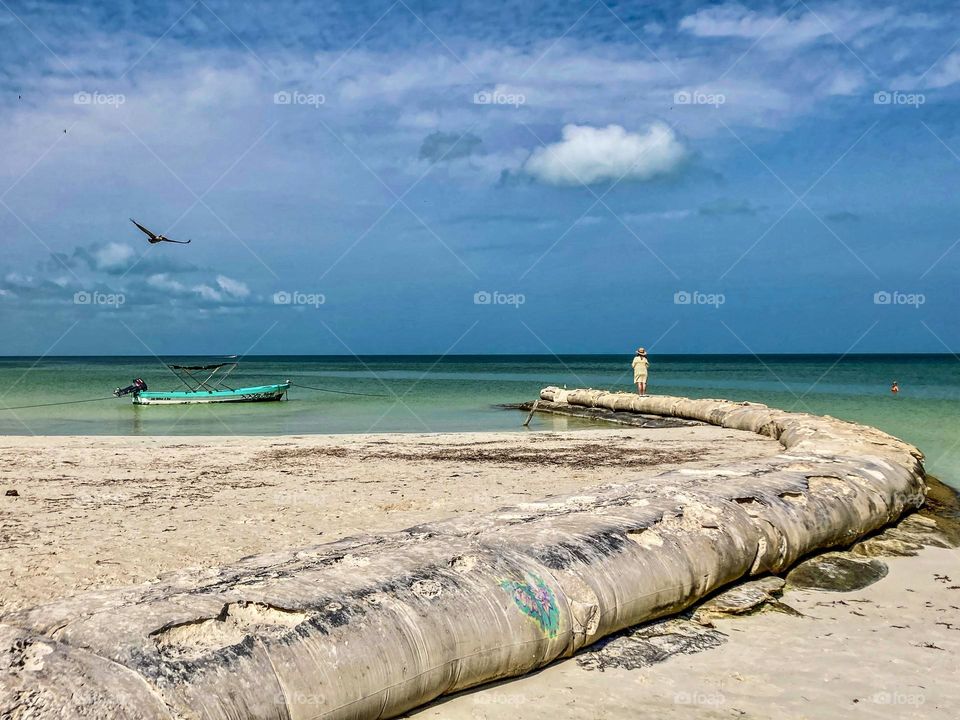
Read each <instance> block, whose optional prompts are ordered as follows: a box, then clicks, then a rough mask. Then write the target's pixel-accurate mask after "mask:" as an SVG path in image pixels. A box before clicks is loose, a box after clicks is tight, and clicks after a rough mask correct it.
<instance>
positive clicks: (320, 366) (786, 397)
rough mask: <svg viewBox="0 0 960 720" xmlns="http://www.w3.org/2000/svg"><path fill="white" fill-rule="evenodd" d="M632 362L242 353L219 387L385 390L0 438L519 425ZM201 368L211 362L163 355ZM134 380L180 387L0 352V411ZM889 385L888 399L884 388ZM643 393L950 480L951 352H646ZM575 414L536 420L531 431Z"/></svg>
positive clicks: (10, 422)
mask: <svg viewBox="0 0 960 720" xmlns="http://www.w3.org/2000/svg"><path fill="white" fill-rule="evenodd" d="M631 359H632V358H631V357H630V356H608V355H602V356H601V355H589V356H588V355H578V356H565V357H559V358H556V357H552V356H504V355H498V356H450V357H445V358H437V357H423V356H408V357H388V356H376V357H364V358H351V357H303V356H297V357H264V356H260V357H250V358H246V359H245V360H244V361H243V363H242V365H241V366H240V368H239V370H238V371H237V372H236V373H234V375H233V377H232V381H233V382H231V384H232V385H233V386H237V385H258V384H263V383H272V382H279V381H282V380H286V379H290V380H293V381H294V382H295V383H300V384H303V385H312V386H320V387H325V388H330V389H334V390H342V391H349V392H361V393H380V394H384V395H386V396H387V397H363V396H354V395H335V394H328V393H321V392H316V391H313V390H305V389H300V388H296V387H294V388H292V389H291V391H290V394H289V400H288V401H287V402H283V403H262V404H251V405H232V406H217V407H209V406H167V407H159V406H150V407H140V406H134V405H132V404H131V402H130V399H129V398H123V399H111V400H105V401H103V402H90V403H83V404H76V405H61V406H54V407H44V408H34V409H23V410H15V411H11V410H2V409H0V433H2V434H37V435H67V434H70V435H74V434H76V435H85V434H87V435H228V434H249V435H253V434H257V435H259V434H268V435H281V434H305V433H359V432H405V431H409V432H428V431H429V432H444V431H453V430H457V431H470V430H517V429H519V427H520V422H521V420H522V415H521V414H520V413H518V412H516V411H505V410H502V409H499V408H497V407H496V405H498V404H500V403H511V402H520V401H523V400H531V399H534V398H536V397H537V394H538V392H539V390H540V388H541V387H543V386H545V385H567V386H568V387H596V388H611V389H612V388H619V389H622V390H628V391H629V390H631V386H630V380H631V375H630V360H631ZM166 360H167V361H169V362H200V361H204V360H209V358H189V357H176V358H166ZM135 377H142V378H143V379H144V380H146V382H147V384H148V385H149V386H150V389H152V390H166V389H175V388H177V386H178V385H179V381H178V380H177V379H176V377H174V376H173V375H172V374H171V372H170V371H169V370H168V369H167V368H165V367H164V366H163V365H162V364H161V363H160V362H159V361H158V360H157V359H156V358H152V357H138V358H130V357H126V358H96V357H83V358H53V357H50V358H44V359H37V358H2V359H0V408H3V407H14V406H20V405H34V404H39V403H44V402H57V401H62V400H83V399H88V398H98V397H106V396H109V395H110V393H111V392H112V390H113V389H114V388H115V387H117V386H120V385H127V384H129V383H130V381H131V380H132V379H133V378H135ZM892 380H898V381H899V382H900V387H901V389H902V390H901V392H900V394H899V395H898V396H893V395H891V393H890V392H889V386H890V382H891V381H892ZM649 390H650V392H652V393H664V394H670V395H685V396H689V397H715V398H729V399H732V400H752V401H757V402H763V403H767V404H769V405H773V406H776V407H780V408H783V409H787V410H804V411H809V412H813V413H817V414H829V415H833V416H835V417H839V418H844V419H848V420H855V421H858V422H862V423H866V424H869V425H874V426H876V427H879V428H881V429H883V430H886V431H887V432H890V433H892V434H894V435H897V436H898V437H901V438H904V439H905V440H908V441H910V442H912V443H914V444H916V445H917V446H919V447H920V449H921V450H923V452H924V453H926V455H927V470H928V471H929V472H931V473H932V474H934V475H937V476H938V477H940V478H941V479H942V480H944V481H946V482H948V483H950V484H951V485H953V486H954V487H960V361H958V360H957V358H956V357H954V356H952V355H923V356H916V355H866V356H865V355H860V356H854V355H848V356H846V357H843V358H841V357H839V356H823V355H817V356H814V355H796V356H788V355H776V356H762V357H759V358H757V357H753V356H733V355H723V356H706V355H685V356H678V355H653V356H651V368H650V386H649ZM586 426H588V425H587V424H586V423H585V422H583V421H575V420H568V419H562V418H555V419H549V418H537V419H536V420H535V421H534V423H533V424H532V427H534V428H535V429H559V428H578V427H586Z"/></svg>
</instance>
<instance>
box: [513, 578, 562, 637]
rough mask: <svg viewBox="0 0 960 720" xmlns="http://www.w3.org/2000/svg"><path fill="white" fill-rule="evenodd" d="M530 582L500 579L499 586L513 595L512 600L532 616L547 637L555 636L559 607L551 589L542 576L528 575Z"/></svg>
mask: <svg viewBox="0 0 960 720" xmlns="http://www.w3.org/2000/svg"><path fill="white" fill-rule="evenodd" d="M530 579H531V580H532V581H533V582H532V583H523V582H517V581H515V580H502V581H501V582H500V587H502V588H503V589H504V590H506V591H507V592H509V593H511V594H512V595H513V602H514V603H516V605H517V607H518V608H520V610H521V611H522V612H523V614H524V615H526V616H527V617H530V618H532V619H533V620H534V621H535V622H536V623H537V625H539V626H540V629H541V630H543V631H544V632H546V633H547V636H548V637H551V638H555V637H556V636H557V629H558V628H559V627H560V608H559V607H557V599H556V597H555V596H554V594H553V591H552V590H551V589H550V588H548V587H547V584H546V583H545V582H544V581H543V579H542V578H539V577H537V576H536V575H530Z"/></svg>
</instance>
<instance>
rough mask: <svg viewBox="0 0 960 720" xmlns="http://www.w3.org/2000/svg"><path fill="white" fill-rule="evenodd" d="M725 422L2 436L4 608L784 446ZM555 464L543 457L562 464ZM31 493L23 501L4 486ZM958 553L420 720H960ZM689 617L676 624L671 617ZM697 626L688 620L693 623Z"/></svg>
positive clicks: (598, 651)
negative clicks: (658, 657) (237, 434)
mask: <svg viewBox="0 0 960 720" xmlns="http://www.w3.org/2000/svg"><path fill="white" fill-rule="evenodd" d="M779 451H780V446H779V444H778V443H775V442H773V441H771V440H769V439H765V438H761V437H758V436H754V435H751V434H748V433H741V432H736V431H730V430H724V429H721V428H716V427H705V426H704V427H686V428H671V429H622V428H618V429H611V430H595V431H594V430H590V431H580V432H569V433H566V432H565V433H483V434H445V435H363V436H310V437H287V438H211V437H204V438H152V439H138V438H90V437H75V438H49V437H48V438H0V547H2V548H3V552H2V553H0V616H2V615H3V614H4V613H5V612H9V611H11V610H13V609H16V608H21V607H25V606H29V605H33V604H37V603H40V602H43V601H46V600H50V599H53V598H56V597H59V596H62V595H69V594H74V593H77V592H82V591H85V590H90V589H95V588H107V587H114V586H119V585H127V584H132V583H136V582H142V581H145V580H150V579H152V578H156V577H157V576H159V575H162V574H165V573H167V572H170V571H173V570H176V569H179V568H185V567H203V566H213V565H219V564H223V563H227V562H230V561H232V560H235V559H237V558H239V557H242V556H245V555H249V554H254V553H261V552H267V551H271V550H275V549H279V548H288V547H295V546H302V545H308V544H312V543H316V542H323V541H332V540H335V539H338V538H341V537H344V536H348V535H353V534H359V533H365V532H372V531H386V530H396V529H401V528H404V527H409V526H411V525H415V524H417V523H421V522H424V521H428V520H434V519H439V518H443V517H448V516H452V515H456V514H461V513H470V512H484V511H488V510H492V509H495V508H497V507H501V506H504V505H509V504H513V503H516V502H522V501H524V500H529V499H531V498H540V497H544V496H547V495H550V494H556V493H570V492H575V491H577V490H578V489H582V488H587V487H591V486H597V485H601V484H604V483H607V482H623V481H624V480H627V479H630V478H639V477H650V476H651V475H654V474H656V473H659V472H662V471H664V470H668V469H673V468H675V467H677V466H678V465H681V464H682V465H686V466H690V465H713V464H718V463H726V462H730V461H736V460H740V461H742V460H749V459H750V458H754V457H764V456H769V455H772V454H776V453H778V452H779ZM547 457H549V458H550V460H551V464H549V465H547V466H544V460H545V458H547ZM12 489H15V490H17V492H18V496H17V497H13V496H5V495H4V493H5V491H7V490H12ZM958 559H960V555H958V551H957V550H956V549H943V548H930V547H927V548H925V549H924V550H923V551H922V552H921V553H920V555H919V556H918V557H908V558H891V559H887V558H885V559H884V561H885V562H886V563H887V564H888V565H889V567H890V573H889V575H888V576H887V577H885V578H883V579H882V580H880V581H879V582H877V583H875V584H873V585H871V586H869V587H867V588H864V589H862V590H857V591H854V592H848V593H831V592H825V591H816V590H796V589H794V590H788V591H787V592H786V593H785V594H784V595H783V597H782V598H781V600H782V602H783V603H785V604H786V605H787V606H788V607H790V608H792V609H793V610H795V611H796V612H797V613H798V614H796V615H794V614H786V613H783V612H763V613H760V614H756V615H752V616H749V617H739V618H734V619H721V620H717V621H716V622H715V629H714V630H709V629H708V630H704V631H703V632H704V634H703V635H702V636H698V637H697V638H696V639H695V640H694V641H693V642H692V643H691V647H687V648H685V649H686V650H690V651H693V650H695V652H690V654H684V653H683V652H681V653H678V654H671V653H672V651H673V650H676V649H677V646H676V643H677V636H676V635H675V634H673V635H671V634H666V635H664V636H662V637H654V638H653V640H652V642H653V643H654V645H656V646H658V647H662V648H663V650H664V654H665V655H670V656H669V657H667V658H666V659H663V660H662V661H660V662H654V663H652V664H651V663H650V662H649V647H650V645H649V642H650V635H649V628H650V627H651V626H646V628H647V634H646V635H645V636H644V637H645V639H646V641H647V644H646V648H647V650H646V651H645V652H639V651H638V652H634V650H635V648H636V647H637V645H636V643H637V642H642V641H638V640H637V638H638V637H639V635H638V634H637V633H639V632H644V631H643V630H640V631H636V630H633V631H628V632H626V633H624V634H623V635H622V636H620V637H618V638H615V639H614V641H613V642H608V643H607V644H606V646H605V647H598V646H594V647H593V648H591V649H590V650H588V651H586V652H585V653H582V654H580V655H578V656H577V657H575V658H572V659H569V660H565V661H562V662H559V663H556V664H554V665H552V666H550V667H548V668H546V669H544V670H543V671H541V672H538V673H535V674H533V675H530V676H527V677H524V678H519V679H516V680H512V681H507V682H503V683H499V684H496V685H493V686H488V687H484V688H480V689H477V690H475V691H472V692H467V693H463V694H461V695H458V696H456V697H453V698H448V699H445V700H441V701H439V702H437V703H435V704H434V705H432V706H430V707H428V708H425V709H422V710H420V711H419V712H417V713H412V714H411V717H417V718H418V719H420V718H422V719H423V720H426V719H427V718H443V719H445V720H448V719H449V720H457V719H460V718H463V719H466V718H470V719H474V718H489V719H490V720H500V719H501V718H502V719H503V720H507V719H508V718H509V719H510V720H514V718H516V717H517V716H518V715H521V716H523V717H525V718H529V719H535V718H544V719H547V718H549V719H550V720H556V719H557V718H583V719H584V720H599V719H600V718H618V719H620V718H634V717H651V718H671V717H676V718H771V717H776V718H841V717H843V718H846V717H863V718H899V717H907V716H910V717H920V718H928V717H929V718H954V717H956V716H957V708H958V707H960V682H958V681H960V663H958V659H960V565H958ZM670 622H673V621H670ZM688 626H689V623H688Z"/></svg>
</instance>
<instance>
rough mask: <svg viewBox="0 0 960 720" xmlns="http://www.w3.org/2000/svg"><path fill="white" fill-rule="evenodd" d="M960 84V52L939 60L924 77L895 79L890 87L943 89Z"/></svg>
mask: <svg viewBox="0 0 960 720" xmlns="http://www.w3.org/2000/svg"><path fill="white" fill-rule="evenodd" d="M957 82H960V52H954V53H951V54H950V55H947V57H945V58H943V59H942V60H940V61H939V62H938V63H937V64H936V65H935V66H934V67H932V68H930V70H928V71H927V72H926V73H925V74H924V75H920V76H912V75H902V76H901V77H898V78H896V79H895V80H894V81H893V83H892V87H893V88H894V89H897V90H901V89H902V90H913V89H915V88H928V89H934V88H943V87H948V86H949V85H953V84H954V83H957Z"/></svg>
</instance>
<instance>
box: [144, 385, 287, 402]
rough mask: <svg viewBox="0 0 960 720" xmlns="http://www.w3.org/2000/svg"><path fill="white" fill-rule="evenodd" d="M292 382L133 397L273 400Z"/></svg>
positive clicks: (178, 399) (220, 400)
mask: <svg viewBox="0 0 960 720" xmlns="http://www.w3.org/2000/svg"><path fill="white" fill-rule="evenodd" d="M289 389H290V383H278V384H276V385H258V386H256V387H245V388H237V389H236V390H200V391H186V390H184V391H181V390H174V391H171V392H142V393H140V394H138V395H135V396H134V398H133V404H134V405H200V404H203V405H209V404H213V403H238V402H273V401H276V400H283V396H284V395H286V393H287V390H289Z"/></svg>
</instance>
